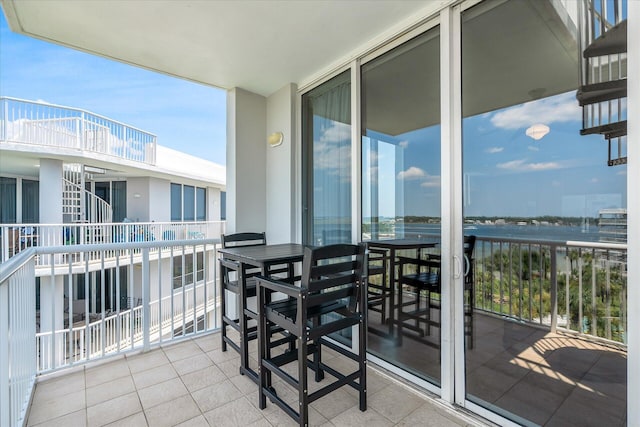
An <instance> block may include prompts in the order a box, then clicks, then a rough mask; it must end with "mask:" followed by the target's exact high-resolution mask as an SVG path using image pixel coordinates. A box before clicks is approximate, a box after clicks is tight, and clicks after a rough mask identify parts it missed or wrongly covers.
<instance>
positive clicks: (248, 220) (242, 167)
mask: <svg viewBox="0 0 640 427" xmlns="http://www.w3.org/2000/svg"><path fill="white" fill-rule="evenodd" d="M266 109H267V103H266V99H265V98H264V97H263V96H261V95H257V94H255V93H251V92H248V91H246V90H243V89H240V88H234V89H231V90H229V91H228V92H227V233H233V232H238V231H263V230H265V229H266V213H267V212H266V200H267V198H266V179H265V178H266V159H265V156H266V148H267V133H266Z"/></svg>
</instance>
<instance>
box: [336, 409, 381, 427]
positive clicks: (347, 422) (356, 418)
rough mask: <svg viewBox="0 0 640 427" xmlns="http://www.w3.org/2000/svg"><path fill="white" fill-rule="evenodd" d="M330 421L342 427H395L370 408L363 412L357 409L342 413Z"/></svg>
mask: <svg viewBox="0 0 640 427" xmlns="http://www.w3.org/2000/svg"><path fill="white" fill-rule="evenodd" d="M329 421H331V422H332V423H333V424H334V425H336V426H340V427H362V426H367V427H388V426H392V425H393V423H392V422H391V421H389V420H388V419H387V418H385V417H384V416H382V415H381V414H380V413H378V412H376V411H375V410H374V409H371V408H369V409H367V410H366V411H364V412H363V411H361V410H360V409H358V408H356V407H353V408H351V409H349V410H347V411H345V412H343V413H341V414H340V415H338V416H337V417H335V418H333V419H331V420H329Z"/></svg>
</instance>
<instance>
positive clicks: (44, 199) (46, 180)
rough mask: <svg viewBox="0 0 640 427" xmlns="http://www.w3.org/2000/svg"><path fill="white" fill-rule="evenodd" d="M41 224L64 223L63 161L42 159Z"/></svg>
mask: <svg viewBox="0 0 640 427" xmlns="http://www.w3.org/2000/svg"><path fill="white" fill-rule="evenodd" d="M40 222H41V223H43V224H61V223H62V160H54V159H40Z"/></svg>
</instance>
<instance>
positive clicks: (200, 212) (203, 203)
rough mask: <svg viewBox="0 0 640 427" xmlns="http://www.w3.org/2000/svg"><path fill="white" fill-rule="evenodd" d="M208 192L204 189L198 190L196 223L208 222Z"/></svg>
mask: <svg viewBox="0 0 640 427" xmlns="http://www.w3.org/2000/svg"><path fill="white" fill-rule="evenodd" d="M206 192H207V190H206V189H204V188H199V187H198V188H196V221H206V220H207V198H206Z"/></svg>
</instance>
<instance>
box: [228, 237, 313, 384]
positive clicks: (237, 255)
mask: <svg viewBox="0 0 640 427" xmlns="http://www.w3.org/2000/svg"><path fill="white" fill-rule="evenodd" d="M304 248H305V246H304V245H301V244H298V243H282V244H276V245H258V246H244V247H242V246H241V247H233V248H223V249H218V253H220V254H221V256H222V257H223V258H225V259H229V260H232V261H236V262H239V263H242V264H245V265H248V266H251V267H257V268H259V269H260V270H261V271H262V275H263V276H267V277H269V276H271V275H272V271H273V267H275V266H282V265H283V264H287V270H288V273H287V274H288V275H287V277H289V278H293V277H294V271H293V264H294V263H296V262H301V261H302V259H303V257H304ZM278 270H279V271H281V270H280V269H278ZM290 280H293V279H290ZM220 283H221V286H222V280H221V281H220ZM245 285H246V284H245ZM243 289H245V286H240V295H239V298H240V299H241V300H242V299H243V298H246V297H245V295H244V292H243V291H242V290H243ZM222 297H223V298H224V295H222ZM241 314H242V313H241ZM245 314H246V315H247V316H250V317H252V318H256V314H255V313H253V312H250V311H248V310H247V311H245ZM239 317H240V330H241V331H244V330H246V327H247V325H246V324H245V321H244V316H242V315H240V316H239ZM240 372H241V373H243V374H246V375H247V376H248V377H249V378H251V379H252V380H253V381H255V382H257V381H258V373H257V372H256V371H254V370H253V369H251V368H250V367H249V355H248V354H245V353H244V352H242V351H241V352H240Z"/></svg>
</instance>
